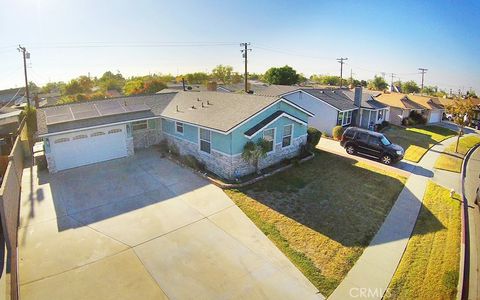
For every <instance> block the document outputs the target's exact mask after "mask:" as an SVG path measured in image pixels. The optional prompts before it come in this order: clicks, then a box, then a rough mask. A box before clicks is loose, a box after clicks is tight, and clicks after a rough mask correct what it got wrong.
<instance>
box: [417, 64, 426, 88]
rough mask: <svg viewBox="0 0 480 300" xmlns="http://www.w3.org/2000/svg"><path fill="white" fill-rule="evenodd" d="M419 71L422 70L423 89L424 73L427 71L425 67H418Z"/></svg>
mask: <svg viewBox="0 0 480 300" xmlns="http://www.w3.org/2000/svg"><path fill="white" fill-rule="evenodd" d="M418 70H419V71H420V72H422V90H423V79H424V77H425V73H426V72H427V71H428V69H425V68H418Z"/></svg>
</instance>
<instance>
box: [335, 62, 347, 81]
mask: <svg viewBox="0 0 480 300" xmlns="http://www.w3.org/2000/svg"><path fill="white" fill-rule="evenodd" d="M346 60H348V58H347V57H340V58H337V61H338V62H339V63H340V88H342V86H343V77H342V76H343V64H344V63H345V62H344V61H346Z"/></svg>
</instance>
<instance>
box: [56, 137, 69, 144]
mask: <svg viewBox="0 0 480 300" xmlns="http://www.w3.org/2000/svg"><path fill="white" fill-rule="evenodd" d="M69 140H70V139H69V138H60V139H56V140H55V144H58V143H65V142H68V141H69Z"/></svg>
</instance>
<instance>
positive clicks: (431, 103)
mask: <svg viewBox="0 0 480 300" xmlns="http://www.w3.org/2000/svg"><path fill="white" fill-rule="evenodd" d="M407 96H408V98H410V99H411V100H413V101H414V102H416V103H418V104H420V105H422V106H425V107H426V108H428V109H444V106H443V105H442V103H441V101H440V100H439V99H438V98H437V97H430V96H421V95H414V94H409V95H407Z"/></svg>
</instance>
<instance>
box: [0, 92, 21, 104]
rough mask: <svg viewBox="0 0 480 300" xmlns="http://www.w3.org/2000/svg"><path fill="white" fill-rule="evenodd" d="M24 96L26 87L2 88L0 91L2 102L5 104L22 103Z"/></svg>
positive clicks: (0, 100) (0, 101)
mask: <svg viewBox="0 0 480 300" xmlns="http://www.w3.org/2000/svg"><path fill="white" fill-rule="evenodd" d="M24 96H25V88H13V89H7V90H2V91H0V103H3V105H13V104H20V103H22V102H23V100H24V99H23V98H24ZM3 105H2V106H3Z"/></svg>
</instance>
